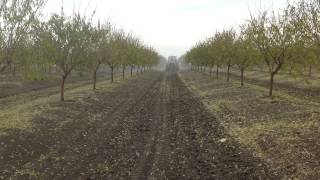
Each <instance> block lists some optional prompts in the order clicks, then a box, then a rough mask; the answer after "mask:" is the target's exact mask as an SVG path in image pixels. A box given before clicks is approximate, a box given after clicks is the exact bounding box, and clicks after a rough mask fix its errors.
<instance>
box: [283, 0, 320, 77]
mask: <svg viewBox="0 0 320 180" xmlns="http://www.w3.org/2000/svg"><path fill="white" fill-rule="evenodd" d="M289 12H290V15H291V17H292V19H293V24H294V27H295V30H296V31H295V32H296V34H295V35H296V36H297V37H299V38H300V39H302V42H303V43H304V45H305V46H304V48H303V49H305V50H306V51H307V54H308V56H306V57H304V58H303V62H300V64H304V65H307V66H309V76H311V73H312V66H314V65H317V64H318V65H319V64H320V58H319V57H318V56H319V55H318V52H319V48H320V1H318V0H310V1H304V0H301V1H299V2H298V3H297V4H291V5H290V6H289Z"/></svg>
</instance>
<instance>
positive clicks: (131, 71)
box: [130, 66, 133, 77]
mask: <svg viewBox="0 0 320 180" xmlns="http://www.w3.org/2000/svg"><path fill="white" fill-rule="evenodd" d="M130 74H131V77H132V76H133V66H131V70H130Z"/></svg>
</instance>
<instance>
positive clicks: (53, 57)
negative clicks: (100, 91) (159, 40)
mask: <svg viewBox="0 0 320 180" xmlns="http://www.w3.org/2000/svg"><path fill="white" fill-rule="evenodd" d="M45 5H46V1H45V0H2V1H1V2H0V73H1V74H6V73H8V72H9V71H11V70H12V69H14V71H15V72H16V71H18V72H19V73H20V74H23V75H24V76H26V77H30V76H31V77H34V76H35V77H39V76H40V77H43V76H48V75H50V73H48V71H51V70H52V69H55V70H56V73H58V74H59V76H60V77H61V100H64V84H65V81H66V79H67V78H68V77H69V75H70V74H71V73H72V72H73V71H85V72H91V73H92V74H93V88H96V78H97V72H98V70H99V68H101V67H109V68H110V71H111V80H112V81H113V74H114V73H113V72H114V69H115V68H120V67H121V68H122V71H123V76H124V73H125V70H126V68H128V67H130V68H131V74H132V71H133V69H134V68H138V69H140V70H141V71H142V70H145V69H147V68H150V67H151V66H152V65H154V64H156V63H157V61H158V59H159V55H158V54H157V52H156V51H155V50H154V49H153V48H151V47H149V46H146V45H145V44H144V43H142V41H141V40H140V39H139V38H137V37H135V36H133V35H132V34H128V33H125V32H124V31H123V30H121V29H116V28H114V26H113V25H112V24H111V23H110V22H103V23H102V22H101V21H98V20H94V16H95V12H93V13H92V14H91V15H90V16H85V15H82V14H80V13H73V15H71V16H67V15H65V13H64V11H63V8H62V10H61V12H60V13H56V14H52V15H51V16H50V17H49V18H43V17H42V14H43V12H42V11H43V9H44V7H45ZM44 19H46V20H44Z"/></svg>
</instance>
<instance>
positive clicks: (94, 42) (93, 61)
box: [85, 22, 111, 90]
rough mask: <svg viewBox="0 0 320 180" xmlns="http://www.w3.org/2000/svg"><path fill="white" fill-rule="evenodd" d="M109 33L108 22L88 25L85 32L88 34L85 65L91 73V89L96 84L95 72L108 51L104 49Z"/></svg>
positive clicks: (106, 45) (94, 87) (106, 46)
mask: <svg viewBox="0 0 320 180" xmlns="http://www.w3.org/2000/svg"><path fill="white" fill-rule="evenodd" d="M110 34H111V27H110V23H105V24H100V22H99V23H98V25H97V26H92V25H91V27H90V30H89V31H88V32H87V33H86V35H87V36H88V37H87V38H88V43H87V46H86V47H87V49H86V57H87V60H86V63H85V65H86V66H87V67H88V68H89V70H90V71H91V72H92V74H93V89H94V90H95V89H96V84H97V72H98V70H99V68H100V67H101V65H103V63H104V62H106V60H105V59H106V57H107V56H108V54H106V53H110V52H109V51H106V49H107V48H108V46H109V45H108V43H109V39H110Z"/></svg>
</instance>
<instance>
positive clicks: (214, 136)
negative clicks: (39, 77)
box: [0, 72, 277, 180]
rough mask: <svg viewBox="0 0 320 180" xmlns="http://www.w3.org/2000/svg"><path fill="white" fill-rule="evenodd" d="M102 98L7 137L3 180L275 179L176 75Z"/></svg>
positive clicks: (0, 168) (155, 76) (66, 106)
mask: <svg viewBox="0 0 320 180" xmlns="http://www.w3.org/2000/svg"><path fill="white" fill-rule="evenodd" d="M97 97H98V98H97V99H98V100H90V99H88V100H87V101H86V104H81V103H78V102H72V103H57V104H53V106H58V107H62V110H56V111H53V112H48V113H46V114H44V116H45V117H41V118H39V119H38V120H35V122H37V123H38V129H37V130H35V132H33V133H31V134H29V136H28V137H27V139H25V138H23V137H21V136H19V137H17V134H19V133H20V134H23V133H21V132H19V133H16V134H15V133H10V132H9V133H8V136H6V137H1V138H0V143H2V144H5V145H6V147H5V148H0V153H1V154H3V155H4V156H6V157H10V158H9V159H1V158H0V179H1V177H4V178H3V179H9V178H11V179H25V180H27V179H57V180H60V179H61V180H62V179H88V180H89V179H94V180H95V179H98V180H99V179H101V180H102V179H133V180H135V179H137V180H139V179H141V180H142V179H143V180H144V179H161V180H162V179H174V180H179V179H246V180H247V179H277V177H276V176H274V175H273V174H272V173H271V172H268V169H267V168H266V167H265V165H264V164H263V163H262V162H261V161H260V160H259V159H256V158H254V157H253V156H252V155H251V154H250V152H248V151H247V150H244V149H241V148H239V147H240V146H239V144H237V143H236V142H235V141H234V140H233V139H232V138H231V137H230V136H228V135H227V134H226V133H225V131H224V129H223V128H222V126H221V125H220V124H219V123H218V122H217V120H216V119H215V118H214V117H213V116H212V115H211V114H210V113H209V112H208V111H207V110H206V109H205V108H204V106H203V105H202V104H201V102H200V100H199V99H197V98H195V97H193V95H192V93H191V92H190V91H189V90H188V89H187V87H186V86H185V85H184V84H183V83H182V81H181V80H180V79H179V77H178V76H177V74H176V73H175V72H170V73H168V74H166V75H164V74H163V73H157V72H154V73H149V74H148V75H145V76H143V77H140V78H139V79H135V80H133V81H129V82H128V83H127V84H125V85H123V86H122V87H118V88H116V89H115V91H113V92H110V93H101V94H98V95H97ZM72 112H73V114H72ZM65 119H71V121H68V122H66V123H64V124H63V125H62V126H61V125H60V124H61V122H64V121H65ZM60 126H61V127H60ZM58 127H60V128H58ZM57 128H58V129H57ZM32 137H37V138H35V140H33V139H32ZM12 139H13V140H14V141H12ZM221 139H226V140H225V141H221ZM26 140H27V141H29V142H31V143H29V144H28V145H26V144H25V143H23V142H24V141H26ZM21 146H22V149H21V148H20V147H21ZM35 148H37V150H36V151H35V152H32V153H33V154H32V155H31V156H29V157H28V155H30V154H31V151H33V150H34V149H35ZM12 152H13V153H12ZM22 152H23V153H25V155H22V156H16V157H14V156H11V155H12V154H23V153H22ZM2 163H4V164H2ZM12 167H14V168H12ZM6 168H8V169H6ZM10 168H11V169H10Z"/></svg>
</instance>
